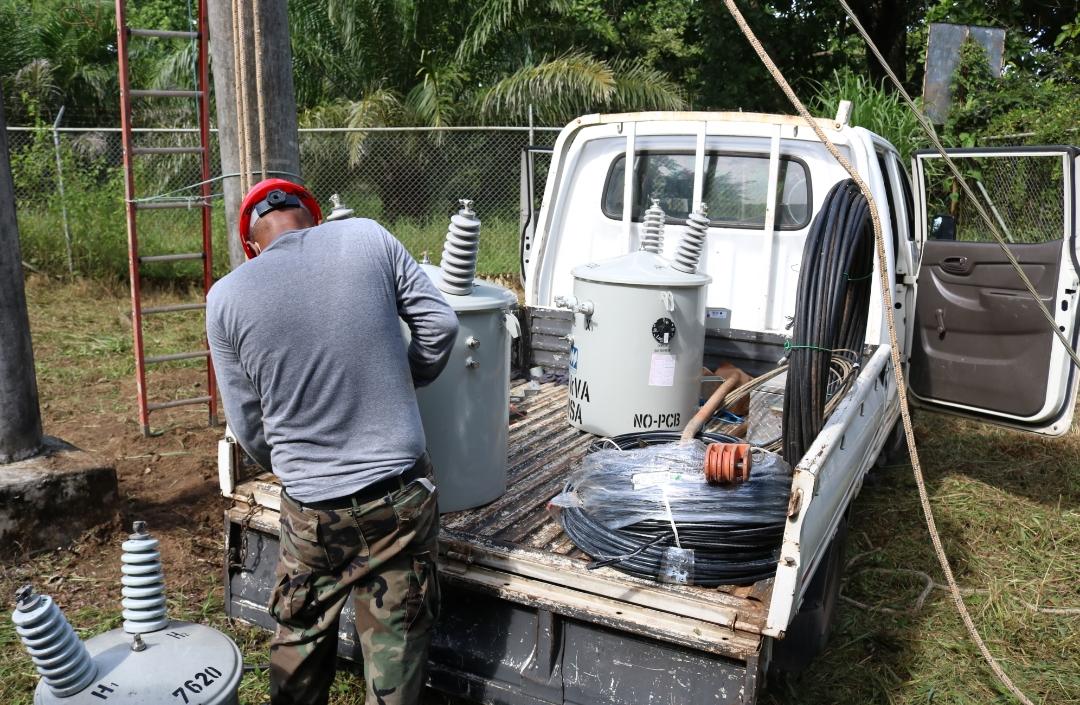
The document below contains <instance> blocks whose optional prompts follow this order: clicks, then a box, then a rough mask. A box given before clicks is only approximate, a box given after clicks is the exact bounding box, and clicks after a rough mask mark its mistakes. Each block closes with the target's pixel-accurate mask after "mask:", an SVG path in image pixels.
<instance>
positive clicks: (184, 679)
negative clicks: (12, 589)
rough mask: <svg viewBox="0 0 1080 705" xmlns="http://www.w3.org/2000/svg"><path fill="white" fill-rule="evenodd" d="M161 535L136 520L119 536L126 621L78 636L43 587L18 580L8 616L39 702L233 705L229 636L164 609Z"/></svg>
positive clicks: (236, 673) (236, 680) (239, 668)
mask: <svg viewBox="0 0 1080 705" xmlns="http://www.w3.org/2000/svg"><path fill="white" fill-rule="evenodd" d="M157 548H158V541H157V539H155V538H153V537H152V536H151V535H150V534H149V533H147V531H146V525H145V524H144V523H143V522H135V533H133V534H132V535H131V536H130V537H129V538H128V540H127V541H125V542H124V544H123V549H124V553H123V556H122V557H121V562H122V573H123V577H122V578H121V583H122V585H123V589H122V591H121V592H122V594H123V596H124V600H123V603H122V604H123V607H124V612H123V616H124V627H123V629H114V630H112V631H109V632H106V633H104V634H99V635H98V636H95V637H93V638H91V639H89V640H87V641H86V642H83V641H81V640H80V639H79V637H78V636H77V635H76V634H75V630H74V629H73V628H72V626H71V624H70V623H69V622H68V621H67V618H66V617H64V614H63V613H62V612H61V611H60V608H59V607H57V605H56V603H54V602H53V601H52V598H50V597H49V596H48V595H39V594H36V593H35V592H34V591H33V589H32V588H31V587H30V586H29V585H26V586H23V587H22V588H20V589H19V590H18V592H16V594H15V600H16V605H15V611H14V612H13V613H12V615H11V621H12V623H13V624H14V625H15V632H16V634H18V635H19V639H20V640H21V641H22V642H23V646H25V647H26V650H27V652H28V653H29V654H30V657H31V659H32V660H33V662H34V666H35V667H36V668H37V671H38V673H39V674H40V675H41V680H40V681H39V682H38V686H37V690H36V691H35V692H34V703H35V704H36V705H55V704H58V703H61V702H62V703H64V704H65V705H89V704H91V703H93V704H95V705H99V704H100V703H102V702H105V703H116V704H117V705H155V704H157V703H161V704H162V705H164V704H165V703H174V704H176V703H179V704H181V705H183V704H194V703H199V705H236V704H237V703H238V702H239V701H238V699H237V688H238V687H239V685H240V676H241V675H242V674H243V665H244V664H243V661H242V659H241V656H240V650H239V649H237V648H236V644H234V643H233V641H232V639H230V638H229V637H227V636H226V635H224V634H222V633H221V632H219V631H218V630H216V629H212V628H211V627H206V626H203V625H201V624H192V623H189V622H178V621H170V620H169V619H168V618H167V617H166V616H165V585H164V579H163V576H162V572H161V561H160V554H159V553H158V550H157Z"/></svg>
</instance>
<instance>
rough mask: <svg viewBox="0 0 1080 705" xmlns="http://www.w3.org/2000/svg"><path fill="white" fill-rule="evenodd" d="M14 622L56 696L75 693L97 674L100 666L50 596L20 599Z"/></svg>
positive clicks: (89, 682) (12, 617) (66, 695)
mask: <svg viewBox="0 0 1080 705" xmlns="http://www.w3.org/2000/svg"><path fill="white" fill-rule="evenodd" d="M11 621H12V622H13V623H14V624H15V633H17V634H18V635H19V639H21V640H22V643H23V646H25V647H26V650H27V651H28V652H29V653H30V658H31V659H33V661H34V666H35V667H36V668H37V672H38V673H40V674H41V677H42V678H43V679H44V681H45V685H47V686H48V687H49V690H51V691H52V693H53V695H55V696H56V697H58V698H66V697H68V696H70V695H74V694H75V693H78V692H79V691H81V690H82V689H84V688H86V687H87V686H88V685H90V684H91V683H92V682H93V681H94V679H95V678H96V677H97V666H96V665H95V664H94V661H93V660H92V659H91V658H90V653H89V652H88V651H87V650H86V645H85V644H83V642H82V640H81V639H79V637H78V636H77V635H76V634H75V630H74V629H72V628H71V624H69V623H68V621H67V618H66V617H64V613H63V612H61V611H60V608H59V607H57V606H56V603H55V602H53V601H52V598H51V597H49V596H48V595H35V596H33V597H31V598H29V599H28V600H25V601H20V602H19V604H18V606H17V607H16V608H15V611H14V612H13V613H12V615H11Z"/></svg>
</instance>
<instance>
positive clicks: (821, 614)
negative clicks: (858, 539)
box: [772, 517, 847, 673]
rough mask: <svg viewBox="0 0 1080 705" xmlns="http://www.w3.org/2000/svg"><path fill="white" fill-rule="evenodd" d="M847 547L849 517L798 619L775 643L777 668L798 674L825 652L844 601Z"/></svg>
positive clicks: (842, 523)
mask: <svg viewBox="0 0 1080 705" xmlns="http://www.w3.org/2000/svg"><path fill="white" fill-rule="evenodd" d="M846 544H847V517H844V518H843V519H841V520H840V525H839V526H838V527H837V528H836V535H835V536H833V539H832V542H831V543H830V544H829V548H828V549H827V552H826V554H825V556H824V557H823V558H822V560H821V563H820V564H818V567H817V571H815V573H814V577H813V578H811V579H810V586H809V588H807V591H806V596H805V597H804V598H803V603H802V606H801V607H800V608H799V611H798V613H797V614H796V615H795V619H793V620H792V621H791V624H789V625H788V628H787V631H786V632H785V634H784V638H783V639H778V640H776V641H774V642H773V652H772V667H773V668H775V669H777V670H779V671H784V672H787V673H798V672H799V671H802V670H803V669H805V668H806V667H807V666H809V665H810V663H811V662H812V661H813V660H814V659H815V658H817V656H818V654H820V653H821V652H822V651H824V650H825V644H826V642H828V640H829V633H830V632H831V631H832V623H833V618H834V616H835V613H836V603H837V602H839V598H840V579H841V577H842V575H843V572H844V552H845V546H846Z"/></svg>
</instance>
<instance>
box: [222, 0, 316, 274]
mask: <svg viewBox="0 0 1080 705" xmlns="http://www.w3.org/2000/svg"><path fill="white" fill-rule="evenodd" d="M239 1H240V2H248V1H249V0H239ZM232 3H233V0H209V2H208V10H209V19H210V55H211V58H212V61H211V68H212V70H213V74H214V94H215V101H214V102H215V104H216V106H217V128H218V142H219V147H220V152H221V173H223V174H235V173H237V172H239V171H240V145H239V141H238V139H237V115H236V113H237V99H236V82H235V80H234V73H233V72H234V59H235V52H234V46H233V41H232V36H233V30H232V19H233V13H232ZM259 5H260V7H259V10H260V12H259V15H258V16H255V17H253V16H252V14H253V13H252V11H251V9H247V10H246V12H245V13H244V14H245V16H246V17H248V18H250V19H251V22H250V23H248V26H246V27H243V28H242V29H243V31H244V33H245V34H244V41H243V45H244V47H245V48H246V49H247V52H248V56H247V61H246V64H247V67H248V81H247V84H248V90H247V98H248V100H247V103H246V104H245V105H246V110H245V111H244V113H245V118H246V120H245V130H246V131H247V134H248V136H249V139H251V140H252V144H253V145H254V146H255V148H254V149H253V153H254V154H255V155H256V157H257V155H258V154H259V152H260V149H259V144H260V135H259V118H258V102H257V98H256V96H257V91H256V85H255V66H256V62H255V56H254V52H255V38H254V24H255V23H256V22H257V23H258V24H259V29H260V31H261V32H262V42H261V44H262V46H263V50H264V51H263V53H262V55H261V56H260V63H261V69H262V71H261V73H262V81H263V82H262V85H261V86H260V87H259V88H260V89H261V92H262V94H263V96H264V105H265V110H266V121H265V126H266V135H265V136H264V137H265V141H266V147H267V156H268V159H267V164H266V169H267V175H268V176H270V177H280V178H284V179H289V180H294V181H298V180H299V178H298V176H290V174H295V175H299V174H300V144H299V137H298V133H297V116H296V94H295V91H294V89H293V74H292V50H291V49H290V47H289V15H288V7H287V2H286V0H261V2H260V3H259ZM248 168H249V171H250V172H251V173H252V183H255V182H258V181H259V179H260V171H261V169H260V164H259V159H258V158H256V159H255V161H254V163H253V164H249V165H248ZM223 191H224V193H225V220H226V223H227V224H228V228H229V261H230V263H231V264H232V266H233V268H235V267H238V266H239V265H240V264H241V263H243V261H244V252H243V250H242V249H241V247H240V242H239V240H238V239H237V235H236V232H237V231H236V216H237V211H238V210H239V209H240V201H241V200H242V199H243V197H244V194H243V193H241V191H240V180H239V179H238V178H227V179H225V180H224V184H223Z"/></svg>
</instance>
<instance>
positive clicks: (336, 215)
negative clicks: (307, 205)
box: [326, 193, 353, 222]
mask: <svg viewBox="0 0 1080 705" xmlns="http://www.w3.org/2000/svg"><path fill="white" fill-rule="evenodd" d="M330 207H331V208H332V210H331V211H330V215H328V216H326V221H327V222H333V221H335V220H345V219H346V218H351V217H353V209H352V208H349V207H348V206H346V205H345V204H344V203H342V202H341V196H339V195H338V194H336V193H335V194H333V195H332V196H330Z"/></svg>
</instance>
